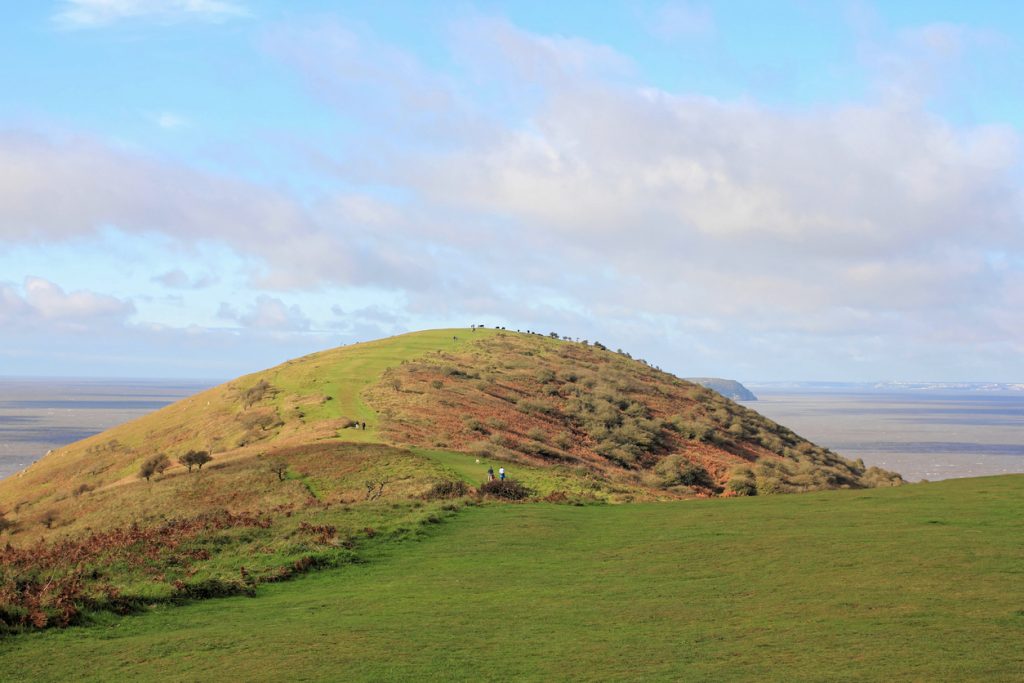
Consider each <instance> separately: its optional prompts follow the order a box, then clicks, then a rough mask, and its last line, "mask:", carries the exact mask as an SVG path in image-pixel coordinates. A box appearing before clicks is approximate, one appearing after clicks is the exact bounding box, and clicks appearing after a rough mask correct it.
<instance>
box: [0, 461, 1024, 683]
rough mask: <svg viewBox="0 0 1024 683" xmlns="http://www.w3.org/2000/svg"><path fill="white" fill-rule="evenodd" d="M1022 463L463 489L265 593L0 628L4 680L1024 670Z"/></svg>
mask: <svg viewBox="0 0 1024 683" xmlns="http://www.w3.org/2000/svg"><path fill="white" fill-rule="evenodd" d="M1022 497H1024V476H1003V477H992V478H983V479H968V480H949V481H944V482H939V483H933V484H918V485H913V486H905V487H900V488H890V489H875V490H847V491H828V492H820V493H809V494H805V495H801V496H772V497H763V498H762V497H755V498H733V499H726V500H694V501H680V502H668V503H659V504H646V503H640V504H634V505H617V506H584V507H574V506H564V505H562V506H558V505H550V504H544V503H540V504H533V505H504V506H482V507H476V506H470V507H468V508H466V509H464V510H462V511H461V512H459V513H458V514H456V515H454V516H449V517H446V518H445V519H443V520H442V521H441V522H440V523H438V524H428V525H426V526H424V527H423V528H425V529H427V531H426V532H425V533H424V534H422V535H420V536H419V537H418V538H419V541H418V542H414V543H409V542H403V543H401V544H396V543H393V542H391V541H387V540H382V539H381V537H380V536H378V537H376V538H375V539H373V541H372V542H370V543H369V544H368V545H366V546H365V547H364V548H363V549H362V550H361V551H360V552H361V553H363V556H364V559H366V560H367V561H366V562H365V563H360V564H354V565H350V566H346V567H342V568H339V569H329V570H326V571H322V572H317V573H315V574H310V575H307V576H304V577H302V578H300V579H299V580H296V581H292V582H288V583H281V584H272V585H265V586H262V587H260V588H259V589H258V591H257V592H258V595H259V597H258V598H257V599H255V600H254V599H250V598H245V597H238V598H228V599H223V600H211V601H203V602H197V603H193V604H190V605H187V606H185V607H181V608H175V609H163V608H161V607H159V606H156V607H154V608H152V609H149V610H147V613H146V614H144V615H142V616H137V617H128V618H125V619H119V620H113V619H109V620H106V621H104V622H103V623H102V624H101V625H100V626H99V627H96V628H82V629H79V628H73V629H67V630H63V631H53V630H51V631H45V632H40V633H33V634H28V635H25V636H21V637H18V638H15V639H13V640H9V641H7V642H4V643H2V646H0V671H3V672H4V676H3V677H4V679H5V680H9V681H49V680H66V679H69V678H72V677H73V678H74V679H75V680H96V681H106V680H117V679H129V680H175V681H193V680H194V681H199V680H252V681H263V680H266V681H271V680H283V679H288V680H395V681H421V680H470V679H472V680H495V681H505V680H508V681H511V680H517V681H518V680H535V681H542V680H543V681H547V680H579V681H598V680H666V681H668V680H716V681H730V680H737V681H750V680H767V681H822V680H879V681H882V680H884V681H912V680H913V681H1019V680H1021V679H1022V678H1024V654H1022V653H1024V650H1022V648H1021V647H1020V645H1021V643H1022V642H1024V581H1022V580H1021V579H1022V574H1021V568H1022V567H1024V519H1022V517H1021V515H1020V500H1021V499H1022Z"/></svg>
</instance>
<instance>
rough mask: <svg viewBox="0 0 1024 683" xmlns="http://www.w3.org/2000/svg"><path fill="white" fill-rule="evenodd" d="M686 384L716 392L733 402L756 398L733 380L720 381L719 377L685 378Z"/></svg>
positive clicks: (754, 399)
mask: <svg viewBox="0 0 1024 683" xmlns="http://www.w3.org/2000/svg"><path fill="white" fill-rule="evenodd" d="M686 381H687V382H693V383H694V384H699V385H701V386H702V387H707V388H708V389H711V390H713V391H717V392H718V393H720V394H721V395H722V396H725V397H726V398H731V399H732V400H734V401H756V400H757V396H754V393H753V392H752V391H750V389H747V388H746V387H745V386H743V385H742V384H740V383H739V382H737V381H736V380H734V379H722V378H721V377H687V378H686Z"/></svg>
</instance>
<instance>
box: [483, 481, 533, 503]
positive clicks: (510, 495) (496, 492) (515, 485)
mask: <svg viewBox="0 0 1024 683" xmlns="http://www.w3.org/2000/svg"><path fill="white" fill-rule="evenodd" d="M478 490H479V491H480V494H481V495H484V496H491V497H493V498H502V499H504V500H525V499H527V498H529V497H530V496H532V495H533V493H534V492H533V489H530V488H528V487H526V486H524V485H523V484H520V483H519V482H518V481H516V480H515V479H495V480H493V481H488V482H484V483H483V484H481V485H480V488H479V489H478Z"/></svg>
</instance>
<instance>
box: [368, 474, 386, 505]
mask: <svg viewBox="0 0 1024 683" xmlns="http://www.w3.org/2000/svg"><path fill="white" fill-rule="evenodd" d="M390 482H391V478H390V477H384V478H383V479H367V480H366V481H364V482H363V485H364V486H366V500H377V499H378V498H380V497H381V494H383V493H384V487H385V486H387V485H388V484H389V483H390Z"/></svg>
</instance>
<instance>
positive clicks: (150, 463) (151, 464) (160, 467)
mask: <svg viewBox="0 0 1024 683" xmlns="http://www.w3.org/2000/svg"><path fill="white" fill-rule="evenodd" d="M170 466H171V461H170V459H169V458H168V457H167V456H166V455H164V454H163V453H161V454H159V455H154V456H153V457H152V458H150V459H149V460H147V461H146V462H144V463H142V467H140V468H139V476H140V477H142V478H143V479H145V480H146V481H149V478H150V477H152V476H153V475H154V474H163V473H164V470H166V469H167V468H168V467H170Z"/></svg>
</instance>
